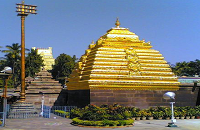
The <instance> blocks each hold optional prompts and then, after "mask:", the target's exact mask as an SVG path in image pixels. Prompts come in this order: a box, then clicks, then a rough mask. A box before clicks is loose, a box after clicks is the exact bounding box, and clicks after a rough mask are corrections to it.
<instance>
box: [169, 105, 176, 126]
mask: <svg viewBox="0 0 200 130" xmlns="http://www.w3.org/2000/svg"><path fill="white" fill-rule="evenodd" d="M174 103H175V102H170V104H171V109H172V119H171V120H172V123H174V106H173V105H174Z"/></svg>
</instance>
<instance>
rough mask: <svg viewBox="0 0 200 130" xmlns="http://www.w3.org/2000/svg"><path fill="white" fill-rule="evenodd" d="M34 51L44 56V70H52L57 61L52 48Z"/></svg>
mask: <svg viewBox="0 0 200 130" xmlns="http://www.w3.org/2000/svg"><path fill="white" fill-rule="evenodd" d="M32 49H34V50H37V53H38V54H40V55H41V56H42V59H43V60H44V65H45V66H44V68H45V69H46V70H52V65H54V62H55V59H54V58H53V54H52V47H49V48H36V47H32Z"/></svg>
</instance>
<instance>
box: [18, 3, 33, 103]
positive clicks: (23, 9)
mask: <svg viewBox="0 0 200 130" xmlns="http://www.w3.org/2000/svg"><path fill="white" fill-rule="evenodd" d="M16 5H17V7H16V8H17V11H16V12H18V15H17V16H21V92H20V100H21V101H22V102H23V101H25V25H24V23H25V17H26V16H28V15H29V14H37V13H36V11H37V10H36V7H37V6H35V5H26V4H24V1H22V3H18V4H16Z"/></svg>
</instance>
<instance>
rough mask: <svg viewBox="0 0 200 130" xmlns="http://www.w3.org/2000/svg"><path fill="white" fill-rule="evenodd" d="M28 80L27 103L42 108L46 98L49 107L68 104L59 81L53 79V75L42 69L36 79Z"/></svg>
mask: <svg viewBox="0 0 200 130" xmlns="http://www.w3.org/2000/svg"><path fill="white" fill-rule="evenodd" d="M28 78H29V80H26V81H27V88H26V102H28V103H33V104H34V105H36V106H37V105H38V107H40V105H41V101H42V96H44V104H45V105H47V106H54V105H57V106H58V105H62V104H66V102H67V101H66V98H65V96H66V95H65V94H63V95H62V93H61V91H62V88H63V87H62V86H61V84H60V83H59V81H55V80H54V79H52V76H51V73H49V72H48V71H47V70H45V69H42V70H41V71H40V72H39V73H37V74H36V77H35V78H34V79H31V80H30V77H28ZM60 97H62V98H61V99H60ZM58 98H59V100H58Z"/></svg>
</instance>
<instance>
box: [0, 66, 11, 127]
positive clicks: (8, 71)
mask: <svg viewBox="0 0 200 130" xmlns="http://www.w3.org/2000/svg"><path fill="white" fill-rule="evenodd" d="M11 73H12V68H10V67H5V68H4V69H3V70H2V71H1V73H0V78H3V80H4V89H3V96H2V97H3V126H5V124H6V113H7V83H8V79H9V78H10V76H11Z"/></svg>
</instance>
